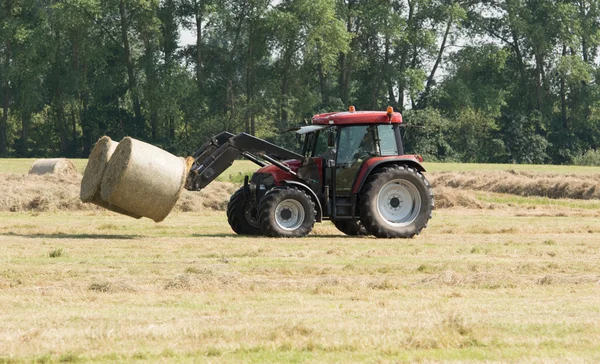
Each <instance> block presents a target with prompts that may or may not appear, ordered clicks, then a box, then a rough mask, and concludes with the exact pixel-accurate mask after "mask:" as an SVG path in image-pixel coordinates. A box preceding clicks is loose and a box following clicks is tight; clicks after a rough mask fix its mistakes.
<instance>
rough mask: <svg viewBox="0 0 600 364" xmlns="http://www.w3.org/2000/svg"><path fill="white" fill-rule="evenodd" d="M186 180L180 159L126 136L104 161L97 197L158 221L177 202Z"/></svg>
mask: <svg viewBox="0 0 600 364" xmlns="http://www.w3.org/2000/svg"><path fill="white" fill-rule="evenodd" d="M186 177H187V173H186V162H185V160H184V159H183V158H180V157H176V156H174V155H172V154H170V153H168V152H166V151H164V150H162V149H160V148H157V147H155V146H153V145H150V144H148V143H144V142H141V141H139V140H135V139H132V138H129V137H128V138H125V139H123V140H122V141H121V142H120V143H119V146H118V147H117V149H116V150H115V152H114V153H113V156H112V158H111V159H110V161H109V162H108V166H107V167H106V171H105V173H104V177H103V179H102V185H101V197H102V199H103V200H105V201H108V202H110V203H111V204H113V205H116V206H118V207H120V208H122V209H124V210H127V211H130V212H132V213H134V214H137V215H141V216H145V217H148V218H151V219H152V220H154V221H156V222H160V221H162V220H164V219H165V218H166V217H167V215H168V214H169V213H170V212H171V210H172V209H173V206H174V205H175V203H176V202H177V200H178V199H179V196H180V194H181V190H182V189H183V184H184V183H185V179H186Z"/></svg>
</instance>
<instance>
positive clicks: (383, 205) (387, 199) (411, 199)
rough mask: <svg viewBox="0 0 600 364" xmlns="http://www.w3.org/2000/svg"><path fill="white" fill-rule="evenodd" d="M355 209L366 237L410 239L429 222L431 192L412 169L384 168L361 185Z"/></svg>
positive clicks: (422, 177)
mask: <svg viewBox="0 0 600 364" xmlns="http://www.w3.org/2000/svg"><path fill="white" fill-rule="evenodd" d="M359 206H360V219H361V221H362V223H363V224H364V225H365V228H366V229H367V231H368V232H369V233H371V234H373V235H375V236H376V237H378V238H412V237H413V236H415V235H416V234H419V233H420V232H421V230H423V229H424V228H425V227H426V226H427V222H428V221H429V219H430V218H431V211H432V210H433V190H432V188H431V185H430V184H429V182H427V180H426V179H425V177H424V176H423V175H422V174H421V173H419V172H418V171H416V170H415V169H413V168H410V167H407V166H403V165H395V166H391V167H384V168H382V169H381V170H380V171H378V172H376V173H374V174H373V175H371V176H370V177H369V179H368V180H367V182H366V183H365V185H364V187H363V189H362V193H361V198H360V202H359Z"/></svg>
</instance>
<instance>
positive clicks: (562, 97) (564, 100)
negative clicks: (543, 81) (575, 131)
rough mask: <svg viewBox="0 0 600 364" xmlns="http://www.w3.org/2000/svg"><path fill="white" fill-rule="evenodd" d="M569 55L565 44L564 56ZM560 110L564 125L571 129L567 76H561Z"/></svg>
mask: <svg viewBox="0 0 600 364" xmlns="http://www.w3.org/2000/svg"><path fill="white" fill-rule="evenodd" d="M566 55H567V46H566V45H563V49H562V56H563V57H565V56H566ZM560 111H561V116H562V122H563V127H564V128H565V130H569V121H568V120H567V95H566V87H565V76H564V75H562V76H561V77H560Z"/></svg>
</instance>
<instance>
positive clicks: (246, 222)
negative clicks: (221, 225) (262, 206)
mask: <svg viewBox="0 0 600 364" xmlns="http://www.w3.org/2000/svg"><path fill="white" fill-rule="evenodd" d="M256 215H257V214H256V205H255V204H253V203H251V201H246V198H245V196H244V187H242V188H240V189H239V190H237V191H235V193H234V194H233V195H231V199H229V204H228V205H227V221H228V222H229V226H231V229H232V230H233V231H235V232H236V234H239V235H260V224H259V223H258V219H257V216H256Z"/></svg>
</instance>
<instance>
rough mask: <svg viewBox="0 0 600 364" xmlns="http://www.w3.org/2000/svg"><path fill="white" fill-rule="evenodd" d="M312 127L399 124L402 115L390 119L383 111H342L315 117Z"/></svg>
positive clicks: (392, 115) (397, 114)
mask: <svg viewBox="0 0 600 364" xmlns="http://www.w3.org/2000/svg"><path fill="white" fill-rule="evenodd" d="M312 123H313V124H314V125H348V124H400V123H402V115H401V114H400V113H399V112H394V113H392V114H391V117H390V116H388V113H387V112H385V111H344V112H330V113H326V114H319V115H315V116H313V118H312Z"/></svg>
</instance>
